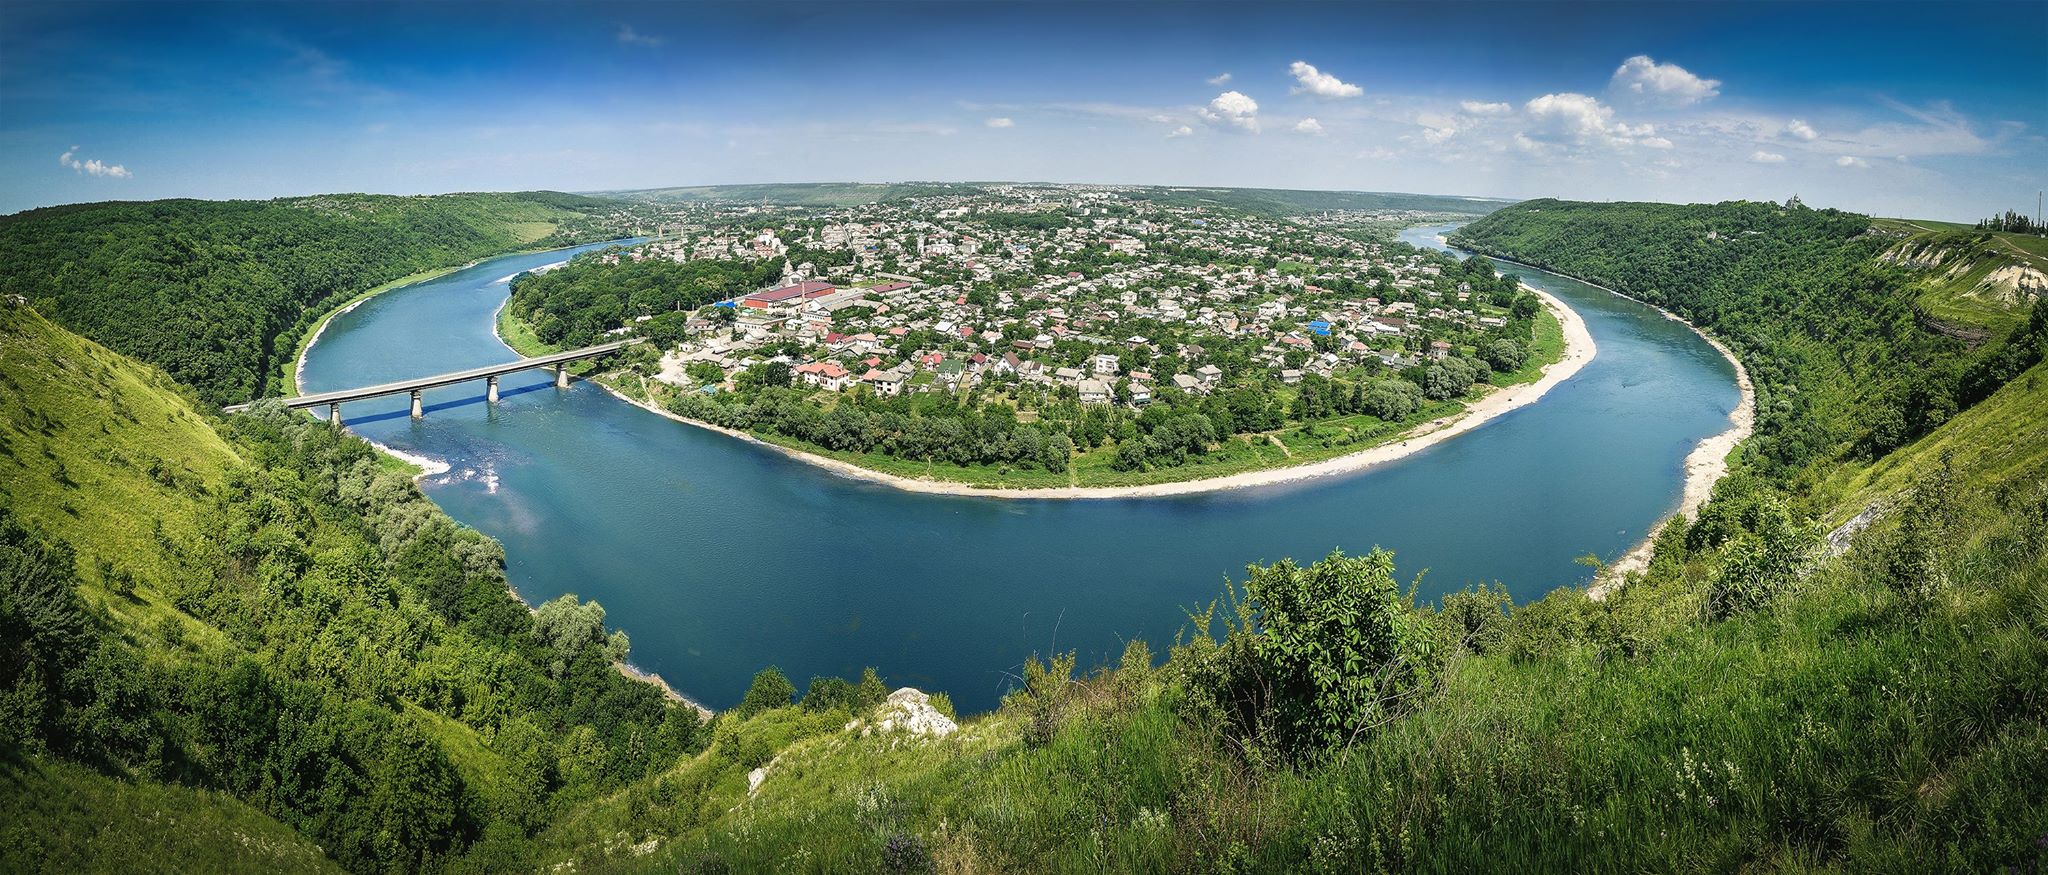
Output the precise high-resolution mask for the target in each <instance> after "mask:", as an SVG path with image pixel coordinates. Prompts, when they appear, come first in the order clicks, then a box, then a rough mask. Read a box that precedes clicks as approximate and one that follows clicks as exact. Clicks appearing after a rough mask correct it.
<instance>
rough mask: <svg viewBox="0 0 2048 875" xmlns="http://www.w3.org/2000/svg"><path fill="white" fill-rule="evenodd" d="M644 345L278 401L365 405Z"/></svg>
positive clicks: (605, 346)
mask: <svg viewBox="0 0 2048 875" xmlns="http://www.w3.org/2000/svg"><path fill="white" fill-rule="evenodd" d="M640 342H641V339H640V338H637V337H635V338H631V339H627V340H618V341H613V342H611V343H601V344H598V345H596V346H586V347H584V348H582V349H570V350H563V351H561V352H557V353H549V354H547V355H543V356H535V357H533V358H527V359H520V360H518V361H516V362H506V363H504V364H501V365H487V366H485V367H481V368H470V369H469V370H466V371H451V372H449V373H445V374H434V375H433V376H428V377H414V378H412V379H410V380H399V381H397V382H394V383H380V384H378V385H375V386H363V387H360V388H356V389H337V390H334V391H332V392H315V393H313V394H311V395H298V396H295V397H291V398H281V399H278V400H280V401H282V402H284V405H285V406H286V407H291V408H294V409H299V410H304V409H307V408H312V407H319V406H321V405H323V404H343V403H347V402H350V401H361V400H364V399H366V398H376V397H378V396H382V395H397V394H399V393H401V392H412V391H414V390H419V389H435V388H439V387H441V386H449V385H453V384H456V383H466V382H469V381H470V380H481V379H484V378H486V377H497V376H502V375H505V374H510V373H513V372H515V371H524V370H529V369H532V368H545V367H550V366H553V365H558V364H562V363H564V362H573V361H577V360H580V359H587V358H594V357H596V356H601V355H605V354H607V353H613V352H617V351H619V350H621V349H625V348H626V347H629V346H632V345H633V344H636V343H640ZM254 403H255V402H250V404H236V405H232V406H230V407H227V408H225V409H226V410H227V412H229V413H240V412H242V411H244V410H247V409H249V407H250V405H251V404H254Z"/></svg>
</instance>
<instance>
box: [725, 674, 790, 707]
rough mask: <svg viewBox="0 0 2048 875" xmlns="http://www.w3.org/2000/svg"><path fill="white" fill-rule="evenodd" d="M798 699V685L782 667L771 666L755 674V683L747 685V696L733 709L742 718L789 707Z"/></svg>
mask: <svg viewBox="0 0 2048 875" xmlns="http://www.w3.org/2000/svg"><path fill="white" fill-rule="evenodd" d="M795 699H796V686H795V685H794V684H791V683H790V682H789V678H788V677H787V676H785V675H783V673H782V669H779V668H776V667H775V666H772V665H771V666H769V667H767V668H764V669H761V671H760V672H759V673H758V674H756V675H754V683H753V685H752V686H749V687H747V694H746V696H744V697H742V698H741V699H740V705H739V707H737V708H734V709H732V710H733V716H734V717H737V718H739V719H741V720H745V719H747V718H748V717H752V716H754V715H755V714H759V713H761V712H762V711H766V710H768V709H770V708H787V707H789V703H790V702H791V701H794V700H795Z"/></svg>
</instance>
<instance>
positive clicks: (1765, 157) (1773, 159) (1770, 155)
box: [1749, 149, 1785, 164]
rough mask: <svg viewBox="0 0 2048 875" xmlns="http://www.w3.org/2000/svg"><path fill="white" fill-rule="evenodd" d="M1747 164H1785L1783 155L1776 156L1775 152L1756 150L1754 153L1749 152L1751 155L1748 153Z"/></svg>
mask: <svg viewBox="0 0 2048 875" xmlns="http://www.w3.org/2000/svg"><path fill="white" fill-rule="evenodd" d="M1749 163H1751V164H1783V163H1785V156H1783V155H1780V154H1778V153H1776V152H1766V151H1764V150H1762V149H1758V150H1756V151H1754V152H1751V153H1749Z"/></svg>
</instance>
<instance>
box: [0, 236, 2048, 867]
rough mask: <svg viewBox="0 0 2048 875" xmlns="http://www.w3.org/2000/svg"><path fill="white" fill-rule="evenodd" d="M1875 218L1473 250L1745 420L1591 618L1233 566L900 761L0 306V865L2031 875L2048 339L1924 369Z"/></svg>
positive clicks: (847, 691)
mask: <svg viewBox="0 0 2048 875" xmlns="http://www.w3.org/2000/svg"><path fill="white" fill-rule="evenodd" d="M1868 228H1869V221H1868V220H1867V219H1865V218H1864V217H1860V216H1854V215H1851V214H1846V213H1838V212H1834V211H1824V210H1803V209H1799V208H1790V207H1781V206H1778V205H1758V204H1723V205H1714V206H1695V207H1670V206H1664V205H1640V204H1621V205H1596V204H1571V203H1566V202H1561V201H1541V202H1532V203H1530V204H1525V205H1517V206H1514V207H1509V208H1507V209H1504V210H1502V211H1500V212H1498V213H1496V214H1495V215H1494V216H1493V217H1491V218H1488V219H1485V220H1482V221H1480V222H1475V223H1474V224H1473V225H1471V226H1468V230H1467V238H1466V239H1467V241H1468V242H1469V243H1470V244H1471V245H1478V246H1486V247H1490V248H1492V250H1493V251H1496V252H1501V253H1502V254H1513V255H1516V256H1518V257H1519V258H1521V259H1523V260H1527V261H1532V262H1538V263H1545V264H1549V265H1553V266H1556V267H1558V268H1559V269H1566V270H1569V271H1571V272H1574V273H1576V274H1577V275H1579V276H1581V277H1585V278H1588V279H1594V280H1598V281H1603V282H1604V283H1606V284H1608V285H1610V286H1613V287H1615V288H1618V289H1620V290H1623V291H1625V292H1628V293H1631V294H1635V295H1637V296H1640V297H1644V298H1647V299H1650V300H1653V301H1656V302H1658V303H1660V304H1663V305H1664V306H1667V307H1671V308H1673V309H1677V310H1679V311H1681V312H1683V313H1685V314H1687V315H1688V316H1689V317H1691V318H1693V319H1694V321H1695V322H1697V323H1700V324H1702V325H1704V326H1706V327H1707V329H1708V330H1710V331H1713V332H1714V333H1716V334H1717V335H1719V336H1721V337H1723V338H1725V339H1727V340H1728V341H1729V342H1730V343H1731V344H1732V345H1734V347H1735V348H1736V349H1737V350H1738V351H1739V353H1740V354H1741V355H1742V357H1743V358H1744V360H1745V361H1746V362H1747V363H1749V367H1750V370H1751V373H1752V374H1753V375H1754V376H1755V378H1756V380H1757V383H1758V387H1759V393H1760V398H1759V412H1760V422H1759V428H1758V432H1757V436H1756V438H1754V439H1753V440H1752V441H1750V442H1749V443H1747V444H1745V445H1744V446H1743V447H1741V448H1739V449H1738V451H1737V456H1736V458H1735V459H1734V474H1732V475H1731V476H1730V477H1729V478H1727V479H1726V480H1724V481H1723V482H1722V484H1721V486H1720V487H1719V488H1718V489H1717V490H1716V494H1715V497H1714V499H1713V500H1712V501H1710V502H1709V503H1708V504H1707V505H1706V507H1705V508H1704V509H1703V510H1702V511H1701V513H1700V515H1699V517H1698V519H1696V520H1684V519H1681V520H1677V521H1674V522H1673V523H1672V524H1671V525H1669V526H1668V527H1667V528H1666V529H1665V530H1664V531H1663V532H1662V533H1660V534H1659V536H1658V537H1657V539H1656V541H1655V552H1654V558H1653V559H1652V561H1651V562H1650V563H1649V564H1648V567H1647V570H1645V571H1644V572H1642V573H1641V574H1639V575H1637V576H1635V577H1634V578H1633V579H1631V580H1630V581H1629V582H1628V584H1627V585H1626V586H1624V587H1622V588H1621V589H1619V590H1618V591H1617V592H1615V593H1614V594H1613V595H1611V596H1610V597H1608V598H1606V599H1604V600H1597V601H1596V600H1593V599H1590V598H1588V597H1587V596H1586V595H1585V593H1584V592H1582V591H1579V590H1575V589H1562V590H1558V591H1556V592H1554V593H1552V594H1550V595H1549V596H1547V597H1546V598H1544V599H1541V600H1539V601H1536V602H1533V603H1530V604H1525V605H1520V606H1514V605H1510V604H1509V603H1508V602H1507V600H1506V598H1505V596H1504V595H1503V594H1501V593H1499V592H1498V591H1489V590H1484V589H1473V590H1468V591H1466V592H1464V593H1459V594H1454V595H1452V596H1450V597H1447V598H1446V599H1445V600H1444V601H1443V602H1442V603H1441V604H1440V605H1435V606H1425V605H1417V604H1415V603H1414V602H1413V601H1412V597H1411V596H1409V595H1407V594H1406V593H1407V592H1408V591H1409V590H1408V589H1407V587H1405V586H1404V585H1403V583H1402V582H1400V581H1396V580H1394V579H1392V578H1391V576H1390V572H1389V569H1390V565H1391V563H1390V561H1389V559H1388V558H1387V556H1386V555H1384V554H1381V553H1374V554H1369V555H1367V556H1361V557H1342V556H1332V557H1328V558H1325V559H1324V560H1323V561H1321V562H1316V563H1313V564H1310V565H1307V566H1298V565H1296V564H1295V563H1293V562H1282V563H1279V564H1277V565H1273V566H1265V567H1255V568H1250V569H1247V572H1246V575H1245V577H1244V578H1243V580H1241V581H1239V582H1238V583H1237V584H1235V585H1234V586H1232V587H1231V588H1230V590H1229V591H1228V592H1225V593H1220V594H1219V595H1220V596H1222V600H1221V601H1220V603H1219V604H1218V605H1215V606H1212V607H1211V608H1210V609H1209V610H1208V611H1207V612H1206V613H1205V614H1204V615H1203V616H1202V620H1201V622H1197V623H1191V625H1190V628H1189V629H1188V630H1187V631H1185V632H1184V633H1183V634H1182V636H1180V638H1179V639H1178V640H1176V641H1175V642H1170V643H1169V642H1163V641H1162V642H1153V643H1154V645H1156V646H1157V647H1158V649H1159V650H1163V651H1165V656H1166V658H1165V659H1164V661H1163V662H1161V661H1160V660H1158V659H1156V658H1155V653H1156V652H1157V651H1155V650H1154V649H1152V648H1148V647H1147V646H1146V645H1145V644H1143V643H1139V642H1133V643H1132V645H1131V647H1130V649H1129V650H1128V651H1127V652H1126V654H1125V656H1124V658H1123V659H1122V660H1121V662H1120V664H1119V665H1118V666H1117V667H1115V668H1109V669H1104V670H1103V671H1101V672H1099V673H1097V674H1095V675H1092V676H1088V677H1074V676H1072V665H1073V663H1072V661H1071V658H1070V657H1069V656H1066V655H1062V654H1043V655H1040V656H1039V657H1034V658H1032V659H1030V660H1029V661H1028V662H1027V665H1026V669H1025V671H1024V677H1023V678H1022V679H1021V681H1020V683H1019V688H1018V689H1017V690H1016V691H1014V692H1013V693H1012V694H1011V695H1010V696H1009V697H1008V698H1007V699H1006V700H1005V703H1004V705H1003V706H1002V707H1001V708H1000V709H999V710H997V711H995V712H994V713H991V714H986V715H978V716H972V717H969V718H967V719H966V720H964V721H961V724H960V728H959V730H958V731H957V732H954V733H952V734H950V735H945V736H943V737H922V736H912V735H909V734H906V733H903V732H901V731H891V730H885V729H883V728H881V727H880V726H878V725H877V721H878V720H879V718H880V714H879V713H877V712H876V711H875V707H876V702H877V701H878V700H879V699H880V698H881V696H882V694H883V693H884V692H885V688H884V687H883V686H882V683H881V681H880V679H864V681H863V682H862V683H860V684H858V685H855V684H852V683H849V682H847V681H844V680H837V679H817V680H814V681H813V682H812V683H811V684H810V685H809V689H808V690H807V691H805V692H804V695H803V696H802V698H801V699H798V698H797V696H796V692H797V691H796V689H795V688H794V687H793V685H791V684H790V683H789V681H788V680H787V679H785V678H783V677H781V675H780V674H779V673H778V672H775V671H773V670H772V669H770V670H766V671H764V672H763V673H762V675H761V676H760V677H759V678H757V681H756V684H755V687H754V689H753V690H751V691H750V692H749V693H748V696H747V698H746V700H745V702H744V703H743V704H742V705H741V706H740V707H739V708H736V709H734V710H733V711H732V712H728V713H726V714H722V715H719V716H717V717H716V718H715V719H714V720H713V721H711V722H710V723H709V724H701V723H700V722H699V720H698V718H697V716H696V714H695V713H694V712H693V711H690V710H688V709H686V708H681V707H676V706H673V705H670V704H667V703H665V702H664V701H663V700H662V699H661V697H660V695H659V694H658V693H656V692H655V691H653V690H652V689H651V688H648V687H646V686H644V685H640V684H637V683H633V682H630V681H627V680H625V679H623V678H622V677H620V676H619V674H618V673H617V672H616V671H614V670H613V668H612V666H611V664H610V662H611V659H612V658H613V657H615V656H616V655H617V654H618V653H619V652H620V650H621V649H623V647H624V645H625V642H624V641H623V640H618V639H613V638H610V637H607V636H606V634H605V629H604V626H603V616H602V612H601V609H594V608H593V606H590V605H579V604H577V603H575V602H574V601H573V599H572V600H570V601H568V602H552V603H549V604H548V605H546V606H543V607H542V609H541V610H540V611H539V612H538V613H537V614H529V612H527V611H526V610H524V609H523V608H522V607H521V606H519V605H518V604H517V603H516V602H514V601H512V599H511V598H510V597H509V595H508V592H507V590H506V588H505V584H504V578H503V567H502V561H503V560H502V554H501V553H500V552H499V550H498V548H497V546H496V545H495V544H493V543H491V542H490V541H489V540H488V539H485V538H483V537H481V536H480V535H478V534H476V533H475V532H472V531H469V530H466V529H462V528H461V527H459V526H456V525H455V524H453V523H452V522H450V521H449V520H448V519H447V518H446V517H445V516H443V515H441V514H440V512H439V511H438V510H437V509H435V508H434V507H433V506H432V504H431V503H430V502H428V501H427V500H426V499H425V498H424V497H422V496H421V495H420V494H419V492H418V491H417V490H416V489H414V488H413V487H412V486H411V484H410V483H409V482H407V481H406V480H405V478H404V477H403V476H401V475H397V474H394V473H392V472H390V471H388V470H386V469H384V468H383V467H382V466H380V465H379V464H378V462H377V461H376V458H375V454H374V453H373V451H372V450H371V449H370V448H369V447H368V446H367V445H365V444H363V443H362V442H361V441H359V440H356V439H354V438H351V437H348V436H346V435H345V434H342V433H340V432H337V431H335V430H334V429H332V428H330V427H328V426H327V425H325V424H324V423H321V422H318V421H316V420H314V419H312V418H310V417H306V416H303V415H295V414H290V413H286V412H284V411H282V410H280V409H277V408H276V407H275V406H268V407H259V409H257V410H256V411H255V412H253V413H251V414H249V415H246V416H236V417H230V418H227V419H212V418H209V417H207V416H206V415H204V414H202V413H201V412H199V410H198V408H197V407H196V406H195V402H194V400H193V399H192V397H191V396H190V395H189V391H190V390H188V389H184V388H182V387H180V386H178V385H176V384H174V383H173V382H171V381H170V379H169V378H168V377H167V376H166V375H164V374H163V373H162V372H161V371H160V370H158V369H155V368H153V367H150V366H148V365H145V364H142V363H139V362H137V361H135V360H133V359H131V358H128V357H126V356H123V355H120V354H118V353H116V352H113V351H111V350H108V349H106V348H103V347H101V346H99V345H97V344H94V343H92V342H90V341H87V340H84V339H82V338H79V337H77V336H76V335H73V334H71V333H70V332H68V331H66V330H64V329H62V328H60V327H58V326H57V325H55V324H53V323H52V322H50V321H48V320H45V319H44V318H42V317H41V316H39V315H37V314H36V313H35V312H34V311H33V310H31V309H29V308H27V307H21V306H0V584H4V586H0V779H5V780H10V781H13V782H15V783H14V787H18V788H22V790H23V793H22V794H21V796H20V798H17V799H15V800H13V801H11V802H10V803H8V806H9V807H6V808H4V809H0V810H4V813H5V815H6V818H5V820H6V823H7V826H6V827H5V828H4V829H5V830H7V832H6V834H7V835H8V836H9V837H10V838H9V841H10V842H12V841H16V839H15V838H14V837H16V836H19V837H22V838H21V839H19V842H20V843H18V844H14V845H11V846H10V848H9V850H8V852H11V853H18V854H19V855H20V856H17V857H6V858H0V867H4V868H10V869H13V868H24V867H30V866H33V865H36V863H23V862H20V861H22V860H36V861H40V860H43V859H47V860H50V861H51V863H50V864H49V865H52V866H55V867H59V868H64V869H82V870H104V871H111V870H116V869H127V868H133V867H136V866H137V865H146V864H138V863H137V861H138V860H139V859H144V858H142V857H140V856H139V855H138V854H137V853H136V852H135V851H134V849H136V848H149V849H156V848H161V849H162V850H161V851H160V852H158V853H153V854H152V855H151V856H150V857H148V858H147V859H148V860H151V861H155V860H161V861H164V862H165V864H166V865H167V866H171V867H173V868H181V869H183V868H191V869H207V868H227V869H236V868H265V869H268V868H296V867H300V866H306V865H317V864H316V863H314V861H311V860H309V859H308V858H307V857H306V855H305V853H304V851H305V849H306V847H308V845H309V844H310V845H317V846H318V848H319V849H320V851H321V852H322V853H324V854H325V855H326V856H327V858H328V859H329V860H331V861H333V862H334V863H336V864H338V865H339V866H340V867H342V868H344V869H347V870H350V871H372V870H376V871H421V870H435V871H440V870H447V871H540V870H548V871H569V870H570V868H573V869H574V870H575V871H689V872H696V871H758V870H764V869H785V868H798V869H804V870H808V871H858V872H870V871H877V870H881V871H949V872H950V871H1019V872H1043V871H1085V872H1097V871H1201V872H1264V871H1271V872H1293V871H1345V872H1353V871H1380V870H1387V871H1392V870H1425V871H1456V872H1464V871H1502V870H1507V871H1559V870H1563V871H1728V870H1738V869H1739V870H1793V871H1827V870H1849V871H1871V870H1878V871H1916V872H1949V871H1954V872H1981V871H1998V870H2001V869H2010V870H2016V871H2027V870H2031V869H2040V868H2043V867H2044V866H2048V850H2044V847H2048V845H2044V844H2043V843H2044V842H2048V485H2044V481H2048V478H2044V476H2043V472H2044V471H2048V440H2043V439H2042V438H2043V435H2044V426H2043V420H2044V418H2048V404H2044V403H2043V401H2044V399H2043V392H2044V389H2043V385H2042V382H2043V380H2044V379H2048V364H2043V363H2042V353H2043V352H2044V346H2048V312H2044V307H2043V306H2042V305H2039V304H2035V305H2034V306H2033V307H2032V309H2031V310H2030V311H2028V312H2026V313H2021V312H2018V311H2017V309H2016V308H2015V312H2012V313H2010V314H2009V315H2008V318H2007V320H2006V324H2007V325H2009V326H2010V327H2009V328H2008V330H2007V331H2005V332H2004V333H2003V334H1994V335H1992V336H1990V337H1989V338H1987V339H1986V340H1984V341H1983V342H1981V343H1977V344H1975V345H1972V344H1971V343H1967V342H1965V341H1963V340H1962V339H1959V338H1956V337H1953V336H1950V335H1948V334H1945V333H1943V332H1941V331H1939V330H1936V329H1933V328H1929V327H1927V326H1926V325H1925V324H1924V320H1922V319H1921V318H1920V314H1919V312H1918V311H1917V310H1916V308H1915V304H1916V301H1917V300H1918V298H1919V296H1920V295H1921V294H1923V293H1924V291H1925V290H1924V289H1923V288H1922V287H1920V286H1919V285H1917V283H1918V282H1919V281H1920V280H1919V275H1918V274H1916V273H1914V272H1912V271H1911V270H1909V269H1906V268H1900V267H1898V266H1895V265H1890V264H1887V263H1886V262H1885V261H1884V260H1883V259H1882V258H1881V256H1882V255H1883V254H1884V252H1885V251H1887V247H1888V246H1889V245H1890V244H1889V242H1888V241H1886V240H1885V239H1882V238H1881V237H1880V236H1878V235H1871V234H1868V233H1867V231H1868ZM1748 232H1755V233H1748ZM1894 415H1896V416H1897V417H1898V418H1899V419H1898V421H1894V420H1893V419H1892V416H1894ZM1880 438H1881V440H1880ZM1867 506H1878V507H1880V508H1881V509H1882V511H1883V512H1882V513H1880V514H1878V515H1876V521H1875V522H1874V523H1873V524H1871V525H1870V526H1868V527H1867V528H1865V529H1863V530H1862V531H1860V532H1859V533H1855V534H1853V535H1850V534H1847V533H1844V535H1843V537H1841V538H1840V539H1838V541H1839V543H1838V544H1837V549H1823V546H1824V545H1823V542H1822V540H1821V538H1820V537H1819V536H1820V533H1821V527H1820V525H1819V524H1821V523H1826V524H1832V523H1834V522H1837V521H1839V519H1840V518H1841V517H1842V515H1844V514H1847V513H1853V512H1855V511H1856V510H1857V509H1860V508H1862V507H1867ZM935 707H936V709H937V712H938V713H943V712H945V711H946V710H948V706H946V705H945V704H944V702H943V700H940V701H938V702H936V703H935ZM856 721H860V722H856ZM169 806H176V808H177V811H178V819H177V820H166V819H164V818H163V817H160V816H157V815H156V814H154V812H158V811H160V810H162V809H163V808H164V807H169ZM266 818H267V820H266ZM273 821H274V822H273ZM95 828H97V832H94V831H93V830H94V829H95ZM284 828H288V829H290V830H292V831H294V832H296V833H297V834H298V835H299V836H301V837H302V840H301V841H298V842H294V841H292V840H290V839H289V838H288V837H285V836H284V835H283V834H282V833H281V832H280V829H284ZM215 837H228V839H227V840H232V841H233V842H235V844H236V845H237V846H238V847H233V848H231V847H228V846H226V845H225V841H226V840H223V839H219V838H215ZM31 840H32V841H31ZM15 848H20V849H23V850H19V851H15V850H14V849H15ZM29 855H46V856H37V857H30V856H29ZM563 864H573V865H572V866H569V867H564V866H563Z"/></svg>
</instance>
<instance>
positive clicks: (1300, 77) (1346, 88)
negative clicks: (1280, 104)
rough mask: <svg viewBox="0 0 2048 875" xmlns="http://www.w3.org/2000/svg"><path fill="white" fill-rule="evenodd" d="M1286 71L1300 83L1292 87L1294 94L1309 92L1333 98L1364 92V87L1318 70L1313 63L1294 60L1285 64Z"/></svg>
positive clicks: (1353, 95)
mask: <svg viewBox="0 0 2048 875" xmlns="http://www.w3.org/2000/svg"><path fill="white" fill-rule="evenodd" d="M1287 72H1289V73H1292V74H1294V81H1296V82H1299V83H1301V84H1299V85H1296V86H1295V87H1294V89H1293V92H1292V93H1294V94H1310V95H1314V96H1316V97H1323V98H1329V99H1333V100H1334V99H1337V98H1343V97H1357V96H1359V95H1361V94H1364V93H1365V89H1363V88H1360V87H1358V86H1356V85H1353V84H1351V83H1349V82H1345V81H1343V80H1341V79H1338V78H1337V77H1335V76H1332V75H1330V74H1328V73H1325V72H1323V71H1321V70H1318V69H1316V68H1315V65H1314V64H1310V63H1309V62H1307V61H1295V62H1294V63H1292V64H1289V65H1287Z"/></svg>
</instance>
